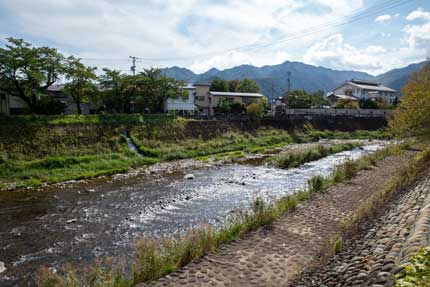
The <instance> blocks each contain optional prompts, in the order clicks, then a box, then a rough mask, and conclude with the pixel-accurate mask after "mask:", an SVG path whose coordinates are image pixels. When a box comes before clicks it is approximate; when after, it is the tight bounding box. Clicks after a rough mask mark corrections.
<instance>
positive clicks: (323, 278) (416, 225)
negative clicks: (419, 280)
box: [291, 175, 430, 287]
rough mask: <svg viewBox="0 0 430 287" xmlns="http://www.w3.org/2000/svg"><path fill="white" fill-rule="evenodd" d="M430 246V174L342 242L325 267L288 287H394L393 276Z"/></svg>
mask: <svg viewBox="0 0 430 287" xmlns="http://www.w3.org/2000/svg"><path fill="white" fill-rule="evenodd" d="M429 245H430V175H427V176H426V177H425V178H424V179H422V180H421V181H419V182H418V183H417V184H416V185H415V186H413V187H411V188H409V189H407V190H404V191H403V192H402V193H401V194H400V195H399V196H398V197H397V199H395V200H394V201H393V202H392V203H391V204H389V205H388V206H387V207H386V208H385V210H384V212H383V213H382V215H381V216H380V217H378V218H377V219H375V220H373V221H370V222H367V223H366V224H363V225H362V226H361V228H360V232H359V233H357V234H356V236H352V237H350V238H347V239H346V240H345V241H344V248H343V251H342V252H341V253H339V254H338V255H336V256H334V257H333V258H332V259H331V260H330V261H329V262H328V264H327V265H326V266H324V267H321V268H317V269H308V270H306V271H305V272H304V273H303V275H302V276H301V279H300V280H298V281H297V282H295V283H294V284H292V285H291V286H373V287H382V286H393V285H394V280H395V278H394V276H395V274H397V273H399V272H401V271H402V269H403V266H404V265H405V264H406V263H407V262H408V261H409V258H410V257H411V256H412V255H414V254H415V253H417V252H418V251H419V249H420V248H421V247H425V246H429ZM411 286H412V285H411Z"/></svg>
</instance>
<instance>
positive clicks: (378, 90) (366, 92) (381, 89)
mask: <svg viewBox="0 0 430 287" xmlns="http://www.w3.org/2000/svg"><path fill="white" fill-rule="evenodd" d="M333 95H334V96H349V97H351V96H352V97H354V98H356V99H359V100H362V99H363V100H367V99H375V98H383V99H385V100H386V101H387V102H389V103H390V104H392V103H393V102H394V101H395V99H396V96H397V91H396V90H394V89H391V88H388V87H385V86H383V85H381V84H380V83H378V82H373V81H363V80H351V81H348V82H345V83H344V84H342V85H341V86H340V87H338V88H336V89H334V90H333Z"/></svg>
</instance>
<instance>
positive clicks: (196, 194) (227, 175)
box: [0, 144, 382, 287]
mask: <svg viewBox="0 0 430 287" xmlns="http://www.w3.org/2000/svg"><path fill="white" fill-rule="evenodd" d="M381 146H382V144H368V145H365V146H364V147H362V148H357V149H354V150H352V151H347V152H341V153H338V154H335V155H331V156H328V157H326V158H323V159H321V160H318V161H314V162H310V163H307V164H305V165H303V166H301V167H299V168H295V169H288V170H282V169H277V168H274V167H270V166H266V165H259V166H258V165H257V166H256V165H251V164H226V165H222V166H213V167H207V168H203V169H196V170H193V171H192V173H193V176H194V179H185V178H184V174H183V173H179V172H177V173H173V174H169V175H163V176H152V177H149V178H141V177H133V178H128V179H124V180H121V181H108V180H106V181H103V182H96V183H90V184H86V185H84V186H83V185H78V186H75V187H69V188H67V189H65V190H59V189H55V188H50V189H47V190H44V191H19V192H2V193H0V222H1V224H0V261H2V262H4V264H5V267H6V271H5V272H3V273H1V274H0V286H4V287H9V286H26V285H28V286H31V285H32V281H33V277H34V274H35V272H36V271H37V270H38V268H39V267H40V266H47V267H54V268H56V269H59V268H61V266H63V265H64V264H65V263H74V264H89V263H91V262H92V261H93V260H94V259H95V258H105V257H107V256H113V257H116V258H118V257H124V258H125V257H129V258H133V257H132V256H133V242H135V240H136V239H137V238H139V237H141V236H149V237H157V236H165V235H172V234H175V233H181V232H183V231H184V230H187V229H189V228H192V227H195V226H200V225H202V224H205V223H209V224H212V225H215V226H219V225H221V224H222V223H223V222H225V220H226V219H227V218H228V217H229V216H230V215H231V214H232V213H233V212H234V211H235V210H241V209H244V208H249V205H250V203H251V202H252V200H253V199H255V198H256V197H261V198H264V199H265V200H268V201H272V200H275V199H277V198H280V197H282V196H284V195H287V194H290V193H293V192H295V191H298V190H301V189H303V188H305V187H306V183H307V180H309V179H310V178H312V177H313V176H315V175H321V176H327V175H329V174H330V173H331V172H332V171H333V169H334V168H335V166H337V165H339V164H340V163H342V162H344V161H345V160H348V159H356V158H359V157H361V156H363V155H365V154H368V153H371V152H373V151H375V150H377V149H379V148H381Z"/></svg>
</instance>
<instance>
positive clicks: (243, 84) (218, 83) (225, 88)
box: [210, 77, 260, 93]
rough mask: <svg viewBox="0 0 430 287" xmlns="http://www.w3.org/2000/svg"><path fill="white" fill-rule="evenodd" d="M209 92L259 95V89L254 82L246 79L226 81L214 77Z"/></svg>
mask: <svg viewBox="0 0 430 287" xmlns="http://www.w3.org/2000/svg"><path fill="white" fill-rule="evenodd" d="M210 90H211V91H213V92H233V93H259V92H260V87H259V86H258V84H257V83H256V82H255V81H254V80H252V79H248V78H245V79H243V80H230V81H227V80H223V79H221V78H219V77H216V78H215V79H214V80H213V81H212V83H211V87H210Z"/></svg>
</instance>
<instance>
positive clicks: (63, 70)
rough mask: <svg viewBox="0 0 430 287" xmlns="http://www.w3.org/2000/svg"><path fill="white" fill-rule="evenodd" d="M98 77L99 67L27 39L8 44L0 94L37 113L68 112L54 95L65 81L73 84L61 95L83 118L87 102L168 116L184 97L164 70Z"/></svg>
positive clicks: (1, 62)
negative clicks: (171, 104) (173, 100)
mask: <svg viewBox="0 0 430 287" xmlns="http://www.w3.org/2000/svg"><path fill="white" fill-rule="evenodd" d="M95 72H96V68H95V67H87V66H85V65H84V64H83V63H82V62H81V60H80V59H77V58H74V57H68V58H66V57H64V56H63V55H62V54H61V53H59V52H58V51H57V50H56V49H52V48H48V47H40V48H39V47H34V46H32V45H31V44H29V43H27V42H25V41H24V40H21V39H13V38H8V44H6V45H5V47H4V48H0V91H1V92H4V93H6V94H8V95H11V96H15V97H18V98H20V99H21V100H22V101H23V102H24V103H26V104H27V106H28V109H29V110H30V112H31V113H36V114H53V113H61V112H62V111H63V110H64V107H62V105H61V104H60V103H58V102H56V100H55V97H54V96H52V95H51V94H50V93H49V91H48V89H49V87H50V86H52V85H54V84H55V83H58V82H59V80H60V79H63V78H64V79H66V80H67V84H65V85H64V89H63V90H61V91H58V92H60V93H64V94H65V95H67V96H69V97H70V99H72V100H73V102H74V103H75V104H76V111H77V113H78V114H81V113H82V104H83V103H91V104H92V107H93V109H96V110H99V111H103V110H106V111H109V112H120V113H130V112H142V111H145V112H152V113H156V112H163V111H164V106H165V103H166V101H167V99H168V98H170V97H176V96H181V95H182V93H183V92H182V90H181V89H180V88H181V87H182V85H183V83H182V82H179V81H176V80H175V79H172V78H169V77H166V76H164V75H162V74H161V72H160V70H159V69H152V68H151V69H145V70H144V71H143V72H141V73H139V74H137V75H133V76H132V75H125V74H122V73H120V72H118V71H113V70H109V69H105V70H104V74H103V75H101V76H100V77H99V78H98V77H97V76H96V74H95ZM97 84H99V85H97Z"/></svg>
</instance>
